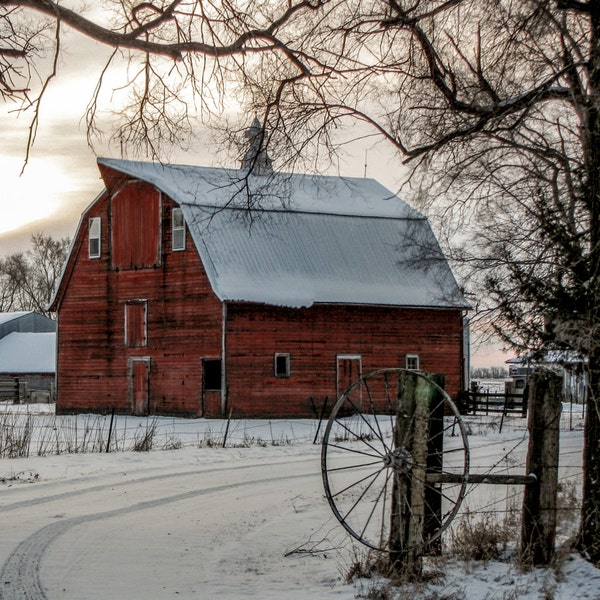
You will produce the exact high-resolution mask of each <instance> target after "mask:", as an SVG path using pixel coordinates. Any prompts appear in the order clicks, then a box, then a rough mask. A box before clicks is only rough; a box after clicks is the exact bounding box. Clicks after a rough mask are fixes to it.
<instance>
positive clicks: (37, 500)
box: [0, 459, 317, 598]
mask: <svg viewBox="0 0 600 600" xmlns="http://www.w3.org/2000/svg"><path fill="white" fill-rule="evenodd" d="M315 460H317V459H315ZM298 462H304V461H303V460H298V459H297V460H289V461H282V462H280V463H277V464H280V465H288V464H295V463H298ZM271 466H272V465H271V464H262V463H256V464H255V463H252V464H248V465H242V466H239V465H236V466H233V467H232V466H220V467H215V468H212V469H202V468H198V467H195V468H190V470H189V471H178V472H177V473H172V472H170V473H162V474H160V475H149V476H147V477H138V478H131V479H125V480H120V481H114V482H110V483H103V484H98V485H93V486H85V485H84V487H80V488H77V489H74V490H71V491H69V492H60V493H58V494H51V495H43V496H36V497H34V498H30V499H29V500H19V501H17V502H13V503H11V504H4V505H0V510H1V511H2V513H6V512H8V511H11V510H18V509H21V508H28V507H31V506H37V505H40V504H46V503H49V502H55V501H57V500H66V499H68V498H72V497H73V496H81V495H82V494H93V493H96V492H102V491H103V490H106V489H109V488H110V489H114V488H122V487H128V486H131V485H135V484H138V483H139V484H144V483H151V482H153V481H159V480H164V479H176V478H177V477H187V476H189V475H205V474H206V475H209V474H211V473H224V472H231V473H234V472H236V471H243V470H247V469H256V468H265V469H269V468H271ZM95 478H96V477H94V476H91V477H89V478H87V479H92V480H93V479H95ZM80 481H81V480H80ZM63 483H65V482H64V481H60V480H59V481H52V482H51V483H50V485H54V484H63ZM70 483H77V482H75V481H73V480H71V481H70ZM31 489H35V490H36V491H37V490H38V489H39V488H35V487H32V488H31ZM42 491H43V490H42ZM0 598H2V596H1V594H0Z"/></svg>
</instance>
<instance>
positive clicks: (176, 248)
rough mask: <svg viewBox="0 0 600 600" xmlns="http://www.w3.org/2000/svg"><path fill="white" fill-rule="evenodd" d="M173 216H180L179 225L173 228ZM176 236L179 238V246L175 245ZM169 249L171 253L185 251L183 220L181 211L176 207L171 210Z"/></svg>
mask: <svg viewBox="0 0 600 600" xmlns="http://www.w3.org/2000/svg"><path fill="white" fill-rule="evenodd" d="M175 215H180V217H181V225H178V226H175ZM176 235H180V236H181V244H176V243H175V239H176ZM171 249H172V250H173V252H181V251H182V250H185V219H184V218H183V211H182V210H181V208H179V207H177V206H176V207H173V209H172V210H171Z"/></svg>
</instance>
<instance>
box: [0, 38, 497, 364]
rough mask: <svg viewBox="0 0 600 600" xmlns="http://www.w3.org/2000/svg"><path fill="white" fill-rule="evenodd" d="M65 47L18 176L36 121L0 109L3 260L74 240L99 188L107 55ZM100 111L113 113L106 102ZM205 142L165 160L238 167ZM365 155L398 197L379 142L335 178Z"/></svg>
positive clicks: (357, 169)
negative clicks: (95, 111) (99, 91)
mask: <svg viewBox="0 0 600 600" xmlns="http://www.w3.org/2000/svg"><path fill="white" fill-rule="evenodd" d="M63 49H64V51H63V55H62V59H61V62H60V64H59V72H58V75H57V77H56V78H55V79H54V80H53V81H52V82H51V84H50V87H49V89H48V91H47V95H46V96H45V98H44V100H43V103H42V107H41V111H40V122H39V127H38V131H37V136H36V140H35V144H34V146H33V148H32V151H31V155H30V158H29V162H28V164H27V166H26V167H25V170H24V172H23V174H21V170H22V168H23V163H24V159H25V148H26V143H27V136H28V131H29V127H30V124H31V118H32V116H33V115H32V114H31V113H29V112H25V113H21V114H18V113H16V112H14V109H15V108H16V106H15V105H10V104H9V105H6V104H4V105H0V119H1V121H2V127H1V132H2V133H1V134H0V141H1V143H0V174H1V176H2V185H1V186H0V207H1V211H2V213H1V218H0V256H5V255H6V254H8V253H10V252H13V251H22V250H26V249H27V247H28V246H29V239H30V237H31V234H32V233H37V232H43V233H46V234H51V235H53V236H55V237H64V236H69V237H73V235H74V233H75V230H76V227H77V224H78V222H79V218H80V215H81V212H82V211H83V210H84V209H85V207H86V206H87V205H88V204H90V203H91V202H92V201H93V199H94V198H95V196H96V195H97V194H98V193H99V192H100V191H101V190H102V187H103V186H102V182H101V180H100V177H99V173H98V169H97V167H96V154H95V152H94V151H93V150H92V149H91V148H89V146H88V144H87V137H86V130H85V120H84V115H85V110H86V106H87V104H88V102H89V100H90V98H91V96H92V93H93V90H94V87H95V85H96V83H97V80H98V77H99V75H100V72H101V69H102V67H103V64H104V60H105V59H106V57H107V56H108V54H109V52H108V51H107V49H105V48H104V47H102V46H101V45H100V44H97V43H95V42H91V41H89V40H87V39H86V38H83V37H82V36H79V35H75V34H69V35H66V36H64V37H63ZM104 108H105V109H107V110H108V109H111V108H113V109H114V108H115V107H114V106H111V105H110V102H107V104H106V105H105V106H104ZM11 111H13V112H11ZM248 124H250V123H248ZM107 133H109V132H107ZM108 137H109V135H107V138H108ZM107 138H106V139H107ZM106 139H104V140H97V141H96V147H95V151H96V152H97V154H98V155H101V156H113V157H118V153H115V152H114V149H113V150H111V148H110V147H109V146H108V144H107V143H106ZM208 139H209V133H208V132H207V131H203V130H198V131H197V135H196V139H195V144H194V147H195V148H199V149H200V150H197V151H195V152H191V153H190V152H187V153H186V152H183V151H181V150H178V149H173V150H172V152H171V154H170V155H169V156H166V157H162V158H163V160H170V161H173V162H182V163H187V164H199V165H206V166H224V167H232V166H237V165H235V164H223V163H219V162H218V159H217V158H216V153H214V152H211V148H210V146H209V145H208V143H207V142H208ZM366 151H367V155H366V160H367V165H368V166H367V176H369V177H373V178H375V179H377V180H378V181H380V182H381V183H382V184H383V185H385V186H387V187H388V188H389V189H390V190H392V191H393V192H398V190H399V186H400V185H401V183H402V177H401V175H402V167H401V161H400V159H399V158H398V157H397V156H396V155H395V154H394V153H393V151H392V150H391V149H389V148H386V147H385V146H384V145H383V144H379V145H377V146H373V145H372V144H371V143H369V144H366V143H364V142H357V143H354V144H349V145H348V146H347V147H346V154H345V155H344V156H343V157H342V161H341V162H340V163H339V166H338V172H339V174H341V175H346V176H357V177H362V176H363V175H364V173H365V152H366ZM273 158H274V159H275V162H276V157H273ZM506 358H507V357H506V356H505V355H503V354H500V353H498V350H497V348H492V349H486V350H479V351H478V352H477V354H476V356H475V359H474V362H475V364H477V365H479V364H481V365H485V366H487V365H501V364H502V363H503V362H504V360H505V359H506Z"/></svg>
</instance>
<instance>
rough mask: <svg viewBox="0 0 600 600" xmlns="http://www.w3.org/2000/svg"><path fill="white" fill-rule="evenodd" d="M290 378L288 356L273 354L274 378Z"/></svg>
mask: <svg viewBox="0 0 600 600" xmlns="http://www.w3.org/2000/svg"><path fill="white" fill-rule="evenodd" d="M289 376H290V355H289V354H287V353H286V354H282V353H277V354H275V377H289Z"/></svg>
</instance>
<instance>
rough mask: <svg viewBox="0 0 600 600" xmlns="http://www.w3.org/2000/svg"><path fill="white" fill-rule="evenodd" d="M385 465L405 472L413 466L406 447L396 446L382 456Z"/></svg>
mask: <svg viewBox="0 0 600 600" xmlns="http://www.w3.org/2000/svg"><path fill="white" fill-rule="evenodd" d="M383 462H384V464H385V465H386V466H387V467H391V468H392V469H395V470H396V471H398V472H399V473H402V474H406V473H408V472H410V470H411V469H412V468H413V464H414V463H413V457H412V454H411V453H410V452H409V451H408V450H407V449H406V448H396V450H392V451H391V452H390V453H389V454H387V455H386V456H384V457H383Z"/></svg>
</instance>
